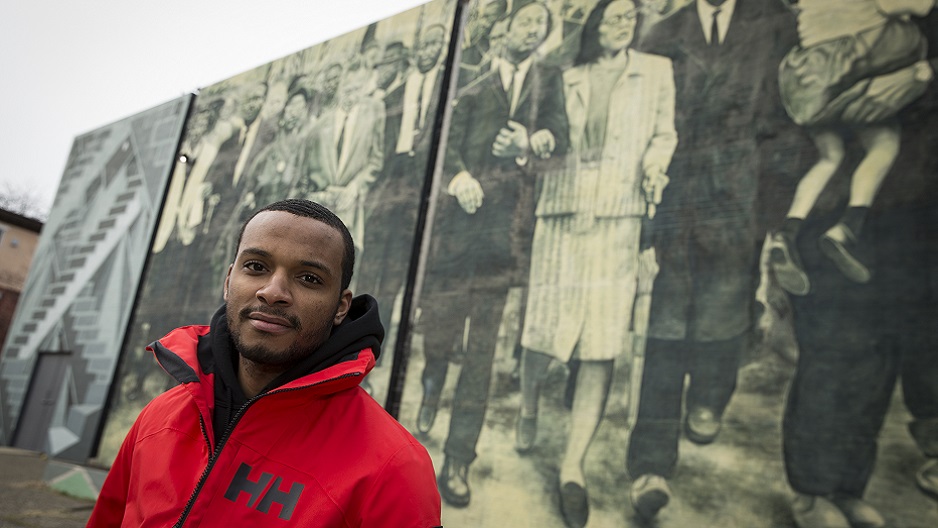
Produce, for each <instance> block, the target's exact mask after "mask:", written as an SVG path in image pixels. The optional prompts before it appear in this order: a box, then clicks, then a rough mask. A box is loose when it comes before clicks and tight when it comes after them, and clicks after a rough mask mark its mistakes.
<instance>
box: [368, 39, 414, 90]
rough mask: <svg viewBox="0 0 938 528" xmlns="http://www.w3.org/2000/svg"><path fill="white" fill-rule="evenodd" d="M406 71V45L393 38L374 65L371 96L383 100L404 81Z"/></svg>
mask: <svg viewBox="0 0 938 528" xmlns="http://www.w3.org/2000/svg"><path fill="white" fill-rule="evenodd" d="M405 71H407V46H404V43H403V42H401V41H399V40H395V41H393V42H389V43H388V45H387V46H386V47H385V48H384V53H383V54H382V55H381V59H380V60H379V61H378V62H377V63H376V64H375V66H374V91H373V92H372V93H371V96H372V97H374V98H375V99H381V100H384V98H385V97H387V95H388V94H389V93H391V92H393V91H394V90H396V89H397V88H398V87H399V86H400V85H401V84H403V82H404V72H405Z"/></svg>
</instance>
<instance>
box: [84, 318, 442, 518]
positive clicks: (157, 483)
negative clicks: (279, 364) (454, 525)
mask: <svg viewBox="0 0 938 528" xmlns="http://www.w3.org/2000/svg"><path fill="white" fill-rule="evenodd" d="M208 331H209V327H207V326H188V327H183V328H179V329H177V330H174V331H173V332H171V333H170V334H168V335H167V336H166V337H164V338H163V339H161V340H160V341H159V342H158V344H157V345H156V347H155V348H156V355H157V358H158V359H159V361H160V364H161V365H162V366H163V368H164V369H165V370H167V372H170V373H171V374H173V375H174V376H175V377H176V378H177V379H178V380H179V381H180V382H181V385H179V386H177V387H174V388H173V389H170V390H169V391H167V392H165V393H164V394H162V395H160V396H159V397H157V398H155V399H154V400H153V401H152V402H150V404H149V405H147V406H146V408H144V409H143V411H142V412H141V413H140V416H139V417H138V418H137V421H136V423H134V425H133V427H132V428H131V429H130V432H129V433H128V434H127V438H126V439H125V440H124V443H123V445H122V446H121V449H120V452H119V453H118V455H117V458H116V460H115V461H114V464H113V466H112V467H111V470H110V473H109V474H108V477H107V479H106V480H105V482H104V486H103V487H102V489H101V493H100V495H99V497H98V502H97V504H96V505H95V509H94V512H93V513H92V515H91V519H90V520H89V521H88V526H89V527H117V526H122V527H134V528H139V527H150V526H152V527H159V528H168V527H170V526H179V527H182V526H185V527H195V526H202V527H206V526H222V527H241V526H245V527H248V526H249V527H265V526H283V527H287V526H289V527H303V526H306V527H415V528H417V527H419V528H430V527H435V526H439V525H440V496H439V493H438V492H437V488H436V482H435V479H434V472H433V466H432V463H431V461H430V457H429V456H428V454H427V451H426V449H424V447H423V446H421V445H420V443H418V442H417V441H416V440H415V439H414V438H413V436H411V434H410V433H409V432H407V430H406V429H404V427H402V426H401V425H400V424H399V423H398V422H397V421H396V420H394V419H393V418H392V417H391V416H390V415H389V414H387V412H385V411H384V409H382V408H381V406H380V405H378V403H377V402H375V400H374V399H373V398H372V397H371V396H369V395H368V394H367V393H366V392H365V391H364V390H363V389H361V388H360V387H359V386H358V385H359V383H360V382H361V380H362V378H363V377H364V375H365V374H367V373H368V371H370V370H371V368H372V367H373V366H374V363H375V362H374V354H373V353H372V350H371V349H370V348H365V349H363V350H361V351H360V352H359V353H358V354H357V357H355V358H354V359H351V360H346V361H343V362H340V363H338V364H336V365H333V366H331V367H327V368H326V369H324V370H321V371H319V372H315V373H312V374H308V375H305V376H302V377H300V378H298V379H296V380H294V381H291V382H289V383H287V384H285V385H282V386H280V387H278V388H276V389H273V390H271V391H269V392H267V393H264V394H261V395H259V396H257V397H255V398H254V399H252V400H251V401H250V402H249V403H248V405H247V407H246V410H245V411H244V412H243V414H242V415H241V416H240V418H236V421H235V422H234V423H235V425H234V426H233V428H232V430H231V434H230V435H229V436H228V438H227V440H226V441H223V442H222V443H221V445H220V446H218V448H217V450H216V452H215V453H214V455H213V454H212V447H211V446H213V445H214V444H215V435H216V433H215V432H213V431H212V410H213V403H214V401H213V400H214V399H213V384H214V375H213V374H207V373H205V372H203V370H202V369H201V368H200V364H199V361H198V358H197V353H196V352H197V346H198V341H199V337H200V336H203V335H205V334H207V333H208Z"/></svg>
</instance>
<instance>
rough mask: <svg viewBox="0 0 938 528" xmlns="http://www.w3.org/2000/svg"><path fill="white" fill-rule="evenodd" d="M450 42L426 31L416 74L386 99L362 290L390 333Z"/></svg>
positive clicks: (436, 29)
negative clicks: (375, 304) (381, 158)
mask: <svg viewBox="0 0 938 528" xmlns="http://www.w3.org/2000/svg"><path fill="white" fill-rule="evenodd" d="M445 42H446V29H445V28H444V27H443V26H441V25H439V24H434V25H431V26H428V27H427V28H425V29H424V30H423V33H422V34H421V36H420V40H419V42H418V43H417V46H416V49H415V50H414V68H413V70H412V71H410V73H409V74H407V75H406V77H405V80H404V82H403V84H401V85H399V86H398V87H397V88H396V89H394V90H393V91H391V92H390V93H388V94H387V96H386V97H385V98H384V110H385V111H386V117H385V128H384V130H385V132H384V134H385V135H384V169H383V173H382V175H381V177H380V178H378V181H376V182H375V184H374V186H373V187H372V189H371V191H370V193H369V196H368V207H367V209H366V210H367V215H368V220H367V223H366V228H365V248H367V249H366V250H365V252H364V253H363V255H362V264H361V265H362V272H361V277H362V279H361V280H363V281H367V284H365V283H362V284H361V288H362V289H363V291H368V292H370V293H371V294H372V295H374V296H375V297H376V298H377V299H378V302H379V303H380V304H381V306H382V307H384V310H383V311H382V314H381V322H382V323H383V324H384V327H385V328H386V329H389V330H390V328H391V313H392V308H393V306H394V299H395V297H396V296H397V293H398V291H399V290H400V288H401V286H402V285H403V284H404V279H405V278H406V276H407V268H408V265H409V264H410V255H411V242H412V241H411V237H412V236H413V233H414V229H415V227H416V224H417V212H418V211H419V209H420V204H419V202H418V200H419V198H420V196H421V193H422V191H423V184H424V180H425V179H426V176H427V157H428V155H429V151H430V139H431V137H432V135H433V116H434V115H435V113H436V112H435V111H436V107H437V105H436V102H437V101H439V92H440V86H441V84H442V79H443V67H442V64H441V61H440V58H441V57H442V56H443V47H444V45H445Z"/></svg>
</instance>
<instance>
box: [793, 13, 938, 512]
mask: <svg viewBox="0 0 938 528" xmlns="http://www.w3.org/2000/svg"><path fill="white" fill-rule="evenodd" d="M919 25H920V27H921V28H922V30H923V33H924V34H925V36H926V39H927V40H928V50H929V52H928V53H929V55H930V57H929V58H928V60H927V61H922V62H921V63H919V67H918V68H915V69H913V70H908V71H906V72H904V73H902V72H900V76H898V77H897V76H893V75H888V76H883V77H880V78H877V79H874V80H873V84H871V86H870V90H869V92H870V93H871V95H870V96H869V97H868V98H867V100H865V101H863V103H862V105H860V106H861V107H862V108H861V110H860V111H861V112H864V113H866V114H867V115H870V116H876V115H877V113H878V112H888V111H889V109H890V108H891V107H894V105H893V104H892V103H893V101H892V100H891V98H893V97H896V96H898V94H900V93H901V91H902V84H904V83H908V82H923V83H928V87H927V89H926V92H925V95H924V96H923V97H922V98H920V99H919V100H917V101H916V102H914V103H912V105H911V106H910V107H908V108H905V109H904V110H903V111H902V112H900V114H899V116H898V117H899V120H900V122H901V126H902V131H903V133H902V144H901V147H900V152H901V153H902V154H901V156H900V157H899V158H898V159H897V161H896V165H895V166H894V167H893V169H892V171H891V172H890V173H889V174H888V175H887V177H886V178H887V179H886V183H885V185H884V186H883V187H882V189H881V191H880V193H879V194H878V195H877V198H876V201H875V202H874V204H873V207H872V208H871V210H870V213H869V215H868V217H867V220H866V222H865V224H864V229H863V234H862V235H861V241H862V243H863V247H864V248H865V252H864V253H863V257H864V259H865V261H866V262H869V263H870V264H871V266H870V267H871V269H872V270H873V273H872V275H871V278H870V280H869V282H868V283H866V284H858V283H856V282H854V281H851V280H849V279H847V278H846V277H845V276H844V275H843V274H842V273H840V271H839V269H838V268H837V267H836V265H835V264H834V263H832V262H831V261H830V260H829V259H827V258H826V257H825V256H824V255H823V253H822V252H821V249H820V248H819V246H818V244H817V243H816V240H817V237H818V236H820V235H821V234H823V233H824V231H825V230H827V229H828V228H830V226H831V225H833V224H834V223H836V222H837V220H838V218H839V216H840V215H841V213H842V210H843V206H844V202H845V201H846V196H847V192H846V189H844V188H843V186H842V185H841V186H838V185H832V186H831V188H830V189H828V190H826V192H825V193H824V194H823V195H822V196H821V198H820V200H819V201H818V205H817V206H816V209H815V211H814V212H813V213H812V215H811V216H809V217H807V218H806V219H805V221H804V224H803V229H802V233H803V234H802V236H801V237H799V239H798V248H799V249H800V250H801V251H802V252H803V253H802V257H803V259H804V260H803V262H804V266H805V271H806V272H807V273H808V276H809V277H810V280H811V284H812V289H811V292H810V293H809V294H808V295H806V296H792V297H791V301H792V307H793V309H794V317H793V319H794V323H795V332H796V336H797V339H798V345H799V349H800V356H799V358H798V363H797V367H796V370H795V375H794V379H793V380H792V384H791V387H790V389H789V393H788V401H787V404H786V408H785V416H784V422H783V452H784V457H785V470H786V474H787V476H788V481H789V483H790V484H791V487H792V488H793V489H794V491H795V493H796V496H795V499H794V500H793V502H792V514H793V517H794V519H795V521H796V523H797V525H798V526H799V527H800V528H814V527H821V526H823V527H827V528H848V527H850V526H866V527H879V526H886V525H887V521H886V520H885V519H884V518H883V515H881V514H880V512H879V511H877V509H876V508H875V507H874V506H873V505H872V504H870V503H868V502H866V501H865V500H864V493H865V491H866V488H867V486H868V484H869V482H870V479H871V476H872V474H873V470H874V467H875V463H876V454H877V449H878V446H877V437H878V436H879V435H880V433H881V430H882V428H883V424H884V421H885V417H886V414H887V412H888V410H889V407H890V404H891V402H892V400H893V394H894V392H895V389H896V383H897V381H900V380H901V390H902V396H903V398H902V401H903V403H904V405H905V407H906V409H907V410H908V411H909V413H910V414H911V415H912V421H911V422H910V423H909V425H908V428H909V432H910V433H911V435H912V438H913V439H914V441H915V443H916V445H917V446H918V449H919V451H920V452H921V454H922V455H924V457H925V462H924V463H922V462H921V459H917V458H912V459H911V460H909V461H908V462H909V463H908V465H909V466H913V465H914V464H921V466H920V467H919V469H918V471H917V473H916V474H915V475H914V477H913V478H914V479H915V483H916V485H917V486H918V487H919V489H920V490H921V491H922V492H923V493H925V494H926V495H928V496H930V497H932V498H935V499H938V354H936V353H935V350H938V333H936V332H935V321H936V320H938V229H936V226H938V178H936V175H938V156H936V155H935V153H934V145H935V142H936V141H938V134H936V132H935V127H934V119H935V116H936V115H938V83H936V81H935V72H936V71H938V51H936V50H938V12H935V11H932V12H931V13H930V14H929V15H928V16H927V17H925V18H924V19H922V20H920V21H919ZM916 70H917V71H918V72H919V73H917V74H916V73H914V72H915V71H916ZM922 71H925V72H926V73H928V74H927V75H922V74H921V72H922ZM901 75H906V76H914V75H918V76H919V77H918V78H915V79H912V78H908V77H907V78H905V79H903V78H901ZM850 154H851V155H849V156H848V160H847V163H848V164H852V163H856V162H857V160H856V157H857V156H855V155H852V154H855V153H850ZM835 182H836V183H841V184H843V183H846V179H840V180H835ZM906 456H911V455H910V454H907V455H906ZM898 507H899V508H901V507H902V505H901V504H900V505H898Z"/></svg>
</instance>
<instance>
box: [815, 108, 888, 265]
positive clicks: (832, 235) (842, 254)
mask: <svg viewBox="0 0 938 528" xmlns="http://www.w3.org/2000/svg"><path fill="white" fill-rule="evenodd" d="M857 136H858V137H859V138H860V142H861V143H862V144H863V148H864V149H866V156H864V157H863V159H862V160H861V161H860V164H859V165H857V169H856V170H855V171H854V172H853V179H852V180H851V181H850V203H849V206H848V207H847V210H846V211H844V215H843V216H842V217H841V218H840V222H838V223H837V224H836V225H834V227H832V228H830V229H829V230H828V231H827V232H826V233H824V235H822V236H821V250H822V251H823V252H824V254H825V255H827V256H828V257H829V258H830V259H831V260H832V261H833V262H834V264H836V265H837V267H838V268H840V271H842V272H843V273H844V275H846V276H847V277H848V278H849V279H850V280H853V281H855V282H860V283H865V282H867V281H869V280H870V277H871V273H870V270H869V268H867V266H866V264H864V263H863V262H862V261H861V260H860V259H859V258H858V257H857V252H856V246H857V242H858V240H859V238H860V230H862V229H863V223H864V222H865V221H866V215H867V213H868V212H869V210H870V206H871V205H873V200H874V199H875V198H876V193H878V192H879V188H880V186H882V184H883V180H885V179H886V175H887V174H889V169H891V168H892V164H893V163H894V162H895V161H896V158H897V157H898V156H899V136H900V133H899V125H898V124H897V123H894V122H891V123H879V124H876V125H872V126H866V127H863V128H860V129H858V130H857Z"/></svg>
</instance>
